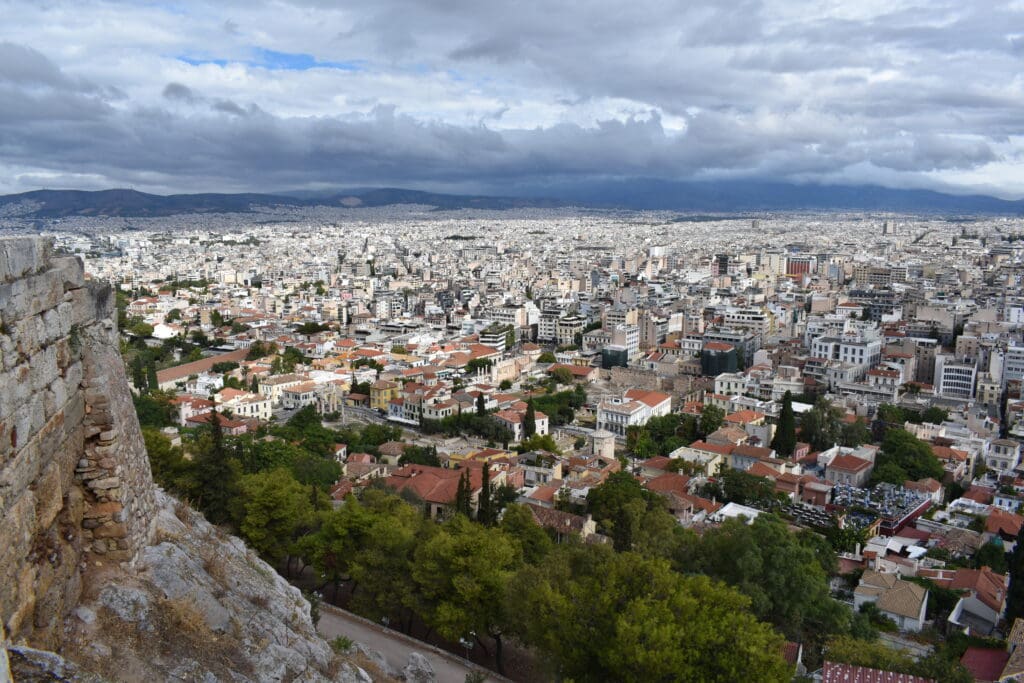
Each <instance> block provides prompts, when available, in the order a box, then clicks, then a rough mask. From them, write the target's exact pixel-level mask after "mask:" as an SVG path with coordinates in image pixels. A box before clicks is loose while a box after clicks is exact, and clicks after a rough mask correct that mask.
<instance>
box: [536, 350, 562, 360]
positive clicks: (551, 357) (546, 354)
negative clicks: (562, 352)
mask: <svg viewBox="0 0 1024 683" xmlns="http://www.w3.org/2000/svg"><path fill="white" fill-rule="evenodd" d="M537 362H538V363H557V362H558V359H557V358H555V354H553V353H551V352H550V351H545V352H544V353H542V354H540V355H539V356H537Z"/></svg>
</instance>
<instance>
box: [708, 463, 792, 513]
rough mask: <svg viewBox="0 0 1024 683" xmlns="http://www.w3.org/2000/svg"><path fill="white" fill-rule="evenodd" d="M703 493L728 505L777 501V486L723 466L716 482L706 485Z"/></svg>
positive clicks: (766, 480)
mask: <svg viewBox="0 0 1024 683" xmlns="http://www.w3.org/2000/svg"><path fill="white" fill-rule="evenodd" d="M701 493H702V494H703V495H704V496H705V497H710V498H715V499H717V500H721V501H725V502H728V503H739V504H740V505H751V504H756V503H768V502H772V501H775V500H776V499H777V496H776V494H775V484H774V483H772V482H771V481H770V480H769V479H765V478H764V477H758V476H756V475H753V474H749V473H747V472H744V471H743V470H737V469H733V468H731V467H726V466H722V467H721V468H719V471H718V475H717V476H716V477H715V480H714V481H712V482H708V483H707V484H705V485H704V487H703V489H702V491H701Z"/></svg>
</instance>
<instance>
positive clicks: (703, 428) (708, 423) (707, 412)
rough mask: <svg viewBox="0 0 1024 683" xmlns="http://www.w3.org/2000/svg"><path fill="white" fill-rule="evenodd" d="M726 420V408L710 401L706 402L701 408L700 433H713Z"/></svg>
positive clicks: (705, 434)
mask: <svg viewBox="0 0 1024 683" xmlns="http://www.w3.org/2000/svg"><path fill="white" fill-rule="evenodd" d="M724 420H725V411H724V410H722V409H721V408H719V407H718V406H716V405H712V404H710V403H706V404H704V407H703V408H701V409H700V433H701V434H702V435H704V436H707V435H708V434H711V433H712V432H714V431H715V430H717V429H718V428H719V427H721V426H722V422H723V421H724Z"/></svg>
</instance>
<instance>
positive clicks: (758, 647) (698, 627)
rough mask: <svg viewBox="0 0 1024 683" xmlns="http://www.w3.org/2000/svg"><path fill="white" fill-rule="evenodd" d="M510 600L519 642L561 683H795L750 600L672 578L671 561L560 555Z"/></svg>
mask: <svg viewBox="0 0 1024 683" xmlns="http://www.w3.org/2000/svg"><path fill="white" fill-rule="evenodd" d="M508 600H509V602H510V603H512V604H514V605H515V606H516V609H515V610H510V617H511V618H512V620H513V627H514V629H515V631H516V633H517V635H518V636H519V638H520V639H521V640H522V641H523V642H525V643H526V644H528V645H530V646H532V647H533V648H534V649H536V650H537V651H538V652H540V653H542V654H543V655H544V659H545V660H546V661H548V662H549V664H550V666H551V668H552V669H554V671H553V674H554V676H555V677H556V678H558V679H561V680H569V679H572V680H575V681H579V682H580V683H584V682H589V681H608V680H614V681H627V682H640V681H788V680H789V679H790V678H791V676H792V671H791V670H790V669H789V667H788V665H787V664H786V663H785V661H784V660H783V659H782V657H781V651H782V645H783V641H782V638H781V637H780V636H779V635H778V634H776V633H775V632H773V631H772V629H771V628H770V627H768V626H767V625H766V624H761V623H758V622H757V621H756V620H755V619H754V617H753V616H752V615H751V614H750V612H749V610H748V609H747V607H748V605H749V601H748V600H747V599H746V598H744V597H743V596H742V595H740V594H739V593H737V592H736V591H735V590H732V589H730V588H727V587H725V586H723V585H721V584H719V583H714V582H712V581H709V580H708V579H707V578H705V577H701V576H682V575H680V574H677V573H675V572H672V571H671V570H670V569H669V567H668V564H667V563H666V562H665V561H663V560H655V559H650V558H645V557H642V556H640V555H637V554H635V553H615V552H613V551H612V550H611V549H609V548H608V547H607V546H592V545H582V544H581V545H569V546H559V547H558V548H556V549H555V550H554V552H553V553H552V554H551V555H550V556H549V558H548V559H547V560H545V561H544V562H543V563H542V564H541V565H540V566H537V567H532V566H527V567H525V568H524V569H522V570H521V571H520V572H519V573H518V574H517V575H516V577H515V579H514V580H513V581H512V582H511V584H510V586H509V591H508ZM738 633H742V634H743V636H742V637H741V638H737V637H736V634H738ZM680 643H684V644H685V646H682V647H681V646H680ZM726 653H728V654H727V655H726Z"/></svg>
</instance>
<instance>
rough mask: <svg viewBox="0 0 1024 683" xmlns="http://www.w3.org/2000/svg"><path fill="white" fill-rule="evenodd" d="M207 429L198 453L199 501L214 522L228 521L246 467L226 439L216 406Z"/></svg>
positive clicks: (196, 463) (196, 473)
mask: <svg viewBox="0 0 1024 683" xmlns="http://www.w3.org/2000/svg"><path fill="white" fill-rule="evenodd" d="M205 432H206V433H205V434H203V435H202V437H201V440H200V441H199V442H198V444H197V453H196V456H195V468H194V469H195V479H196V485H195V489H196V496H195V497H196V502H197V504H198V505H199V509H200V510H202V511H203V514H204V515H206V518H207V519H208V520H210V522H212V523H213V524H228V523H230V522H231V521H232V508H233V506H234V502H235V500H236V499H237V498H238V495H239V492H240V491H239V483H238V480H239V477H240V476H241V469H242V468H241V465H240V464H239V463H238V461H237V460H235V459H234V458H232V457H231V453H230V452H229V450H228V448H227V445H226V444H225V443H224V430H223V428H222V426H221V418H220V414H219V413H218V412H217V411H216V410H214V411H212V412H211V413H210V422H209V424H208V426H207V427H206V428H205Z"/></svg>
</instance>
